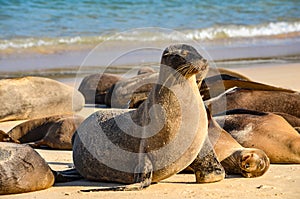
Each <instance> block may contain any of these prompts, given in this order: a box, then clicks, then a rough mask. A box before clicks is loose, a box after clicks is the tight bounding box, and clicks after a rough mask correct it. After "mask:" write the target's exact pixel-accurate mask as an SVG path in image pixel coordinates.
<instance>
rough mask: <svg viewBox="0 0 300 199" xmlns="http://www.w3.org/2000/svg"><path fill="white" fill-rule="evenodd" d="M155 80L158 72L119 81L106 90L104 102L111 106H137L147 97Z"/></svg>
mask: <svg viewBox="0 0 300 199" xmlns="http://www.w3.org/2000/svg"><path fill="white" fill-rule="evenodd" d="M157 80H158V73H150V74H142V75H138V76H135V77H132V78H129V79H124V80H122V81H119V82H117V83H116V84H115V85H113V86H112V87H111V88H110V89H109V91H108V92H107V94H106V96H105V104H106V105H107V106H109V107H112V108H137V107H138V106H139V105H140V104H141V103H143V102H144V101H145V100H146V99H147V97H148V95H149V93H150V91H151V89H152V88H153V85H154V84H155V83H156V82H157Z"/></svg>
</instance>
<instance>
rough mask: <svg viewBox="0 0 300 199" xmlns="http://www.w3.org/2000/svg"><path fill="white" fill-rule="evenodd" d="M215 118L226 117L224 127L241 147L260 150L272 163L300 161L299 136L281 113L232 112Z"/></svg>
mask: <svg viewBox="0 0 300 199" xmlns="http://www.w3.org/2000/svg"><path fill="white" fill-rule="evenodd" d="M237 111H238V110H237ZM218 118H219V119H222V120H223V119H225V123H224V126H223V128H224V129H225V130H226V131H227V132H228V133H230V134H231V136H232V137H233V138H234V139H236V140H237V141H238V142H239V143H240V144H241V145H242V146H244V147H254V148H258V149H261V150H263V151H264V152H265V153H266V154H267V156H268V157H269V158H270V161H271V163H300V135H299V133H298V132H297V131H296V130H295V129H294V128H293V127H292V126H291V125H290V124H289V123H288V122H287V121H286V120H285V119H283V118H282V117H281V116H278V115H276V114H273V113H261V112H258V113H257V114H255V113H254V112H253V111H248V114H247V113H243V114H239V113H236V114H235V113H234V111H233V112H232V113H230V115H226V116H219V117H218Z"/></svg>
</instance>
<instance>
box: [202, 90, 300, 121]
mask: <svg viewBox="0 0 300 199" xmlns="http://www.w3.org/2000/svg"><path fill="white" fill-rule="evenodd" d="M224 102H225V103H224ZM205 104H206V105H207V106H208V107H209V108H210V110H213V111H212V112H213V113H214V114H216V113H221V112H224V111H225V108H226V110H231V109H249V110H255V111H262V112H282V113H288V114H290V115H293V116H296V117H300V109H299V107H300V93H299V92H296V91H294V92H286V91H261V90H252V89H244V88H233V89H229V90H227V91H226V92H224V93H222V94H221V95H219V96H217V97H215V98H212V99H210V100H206V101H205Z"/></svg>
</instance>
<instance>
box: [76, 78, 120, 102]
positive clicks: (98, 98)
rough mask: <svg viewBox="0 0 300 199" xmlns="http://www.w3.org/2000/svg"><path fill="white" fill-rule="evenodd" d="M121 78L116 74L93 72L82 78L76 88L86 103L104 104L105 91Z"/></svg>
mask: <svg viewBox="0 0 300 199" xmlns="http://www.w3.org/2000/svg"><path fill="white" fill-rule="evenodd" d="M123 79H124V78H123V77H121V76H120V75H116V74H110V73H100V74H93V75H89V76H87V77H85V78H84V79H83V80H82V82H81V84H80V86H79V88H78V90H79V91H80V92H81V93H82V94H83V96H84V98H85V103H86V104H104V103H105V95H106V93H107V91H108V90H109V89H110V88H111V87H112V86H113V85H114V84H115V83H117V82H118V81H121V80H123Z"/></svg>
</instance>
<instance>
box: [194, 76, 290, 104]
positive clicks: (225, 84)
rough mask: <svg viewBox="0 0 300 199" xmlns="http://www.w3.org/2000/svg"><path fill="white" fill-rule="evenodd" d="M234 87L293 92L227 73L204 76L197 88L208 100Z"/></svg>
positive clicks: (204, 98)
mask: <svg viewBox="0 0 300 199" xmlns="http://www.w3.org/2000/svg"><path fill="white" fill-rule="evenodd" d="M234 87H237V88H242V89H250V90H255V91H283V92H288V93H295V91H293V90H289V89H285V88H280V87H275V86H271V85H267V84H262V83H259V82H253V81H250V80H244V79H239V78H238V77H234V76H230V75H227V74H226V75H225V74H218V75H215V76H211V77H207V78H205V79H204V80H203V82H202V84H201V86H200V88H199V91H200V93H201V96H202V98H203V100H208V99H210V98H214V97H217V96H218V95H220V94H222V93H223V92H224V91H226V90H228V89H230V88H234Z"/></svg>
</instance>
